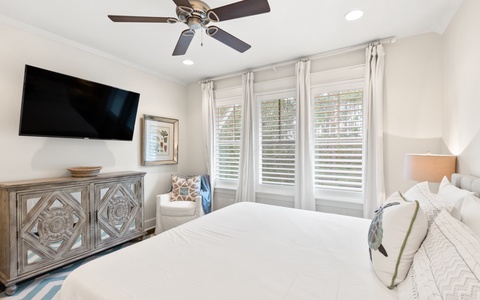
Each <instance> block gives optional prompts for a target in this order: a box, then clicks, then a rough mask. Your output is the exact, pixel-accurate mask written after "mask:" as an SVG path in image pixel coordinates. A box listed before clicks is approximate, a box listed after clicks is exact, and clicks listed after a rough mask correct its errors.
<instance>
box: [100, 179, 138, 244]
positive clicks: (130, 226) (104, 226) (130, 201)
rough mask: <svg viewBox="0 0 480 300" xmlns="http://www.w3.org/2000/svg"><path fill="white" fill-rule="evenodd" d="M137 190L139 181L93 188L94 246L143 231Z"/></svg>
mask: <svg viewBox="0 0 480 300" xmlns="http://www.w3.org/2000/svg"><path fill="white" fill-rule="evenodd" d="M139 189H140V181H139V180H132V181H124V182H121V183H108V184H98V185H96V186H95V198H96V199H100V201H98V202H97V203H96V204H98V207H96V212H95V213H96V220H97V222H98V226H97V230H96V238H95V244H96V246H99V245H102V244H105V243H109V242H110V241H111V240H116V239H118V238H121V237H123V236H126V235H128V234H130V233H136V232H138V231H142V230H143V229H142V222H141V220H142V218H141V201H140V199H141V198H140V197H139V195H138V193H139Z"/></svg>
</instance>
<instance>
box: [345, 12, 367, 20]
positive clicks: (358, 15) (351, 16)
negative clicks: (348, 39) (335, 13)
mask: <svg viewBox="0 0 480 300" xmlns="http://www.w3.org/2000/svg"><path fill="white" fill-rule="evenodd" d="M362 16H363V11H361V10H358V9H357V10H352V11H351V12H349V13H348V14H346V15H345V20H347V21H355V20H358V19H360V18H361V17H362Z"/></svg>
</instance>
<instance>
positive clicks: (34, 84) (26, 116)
mask: <svg viewBox="0 0 480 300" xmlns="http://www.w3.org/2000/svg"><path fill="white" fill-rule="evenodd" d="M139 98H140V94H138V93H135V92H131V91H127V90H123V89H119V88H116V87H112V86H108V85H105V84H101V83H97V82H93V81H89V80H85V79H80V78H76V77H72V76H69V75H65V74H60V73H57V72H53V71H49V70H44V69H41V68H38V67H34V66H29V65H26V66H25V76H24V84H23V99H22V110H21V115H20V129H19V135H21V136H43V137H65V138H82V139H102V140H104V139H105V140H124V141H131V140H132V138H133V131H134V127H135V120H136V116H137V109H138V101H139Z"/></svg>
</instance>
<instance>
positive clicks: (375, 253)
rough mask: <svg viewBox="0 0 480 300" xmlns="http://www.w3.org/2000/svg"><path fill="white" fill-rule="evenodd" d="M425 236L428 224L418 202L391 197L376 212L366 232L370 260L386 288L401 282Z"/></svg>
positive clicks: (396, 196)
mask: <svg viewBox="0 0 480 300" xmlns="http://www.w3.org/2000/svg"><path fill="white" fill-rule="evenodd" d="M426 233H427V220H426V218H425V215H424V214H423V212H422V209H421V208H420V205H419V203H418V201H413V202H410V201H406V200H405V199H404V198H403V196H402V195H401V194H400V193H399V192H395V193H394V194H392V195H391V196H390V197H389V198H388V199H387V201H385V203H384V204H383V205H382V206H381V207H380V208H379V209H378V210H377V211H376V212H375V215H374V217H373V219H372V223H371V224H370V229H369V232H368V246H369V251H370V259H371V260H372V264H373V268H374V270H375V273H376V274H377V276H378V278H379V279H380V280H381V281H382V283H383V284H385V285H386V286H387V287H388V288H393V287H395V285H397V284H398V283H400V282H402V281H403V280H404V279H405V276H406V275H407V272H408V270H409V268H410V265H411V264H412V261H413V256H414V255H415V252H417V250H418V248H419V247H420V244H421V243H422V241H423V239H424V238H425V234H426Z"/></svg>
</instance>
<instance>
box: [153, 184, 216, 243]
mask: <svg viewBox="0 0 480 300" xmlns="http://www.w3.org/2000/svg"><path fill="white" fill-rule="evenodd" d="M208 181H209V180H208V175H201V176H189V177H179V176H172V190H171V192H169V193H166V194H160V195H157V202H156V204H157V214H156V218H157V219H156V228H155V234H159V233H162V232H164V231H166V230H169V229H171V228H174V227H176V226H179V225H181V224H183V223H186V222H188V221H191V220H194V219H196V218H198V217H201V216H203V215H204V214H205V212H207V213H209V212H210V184H209V183H208Z"/></svg>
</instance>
